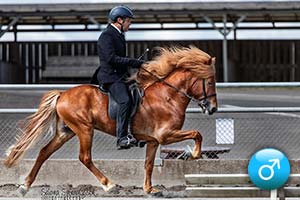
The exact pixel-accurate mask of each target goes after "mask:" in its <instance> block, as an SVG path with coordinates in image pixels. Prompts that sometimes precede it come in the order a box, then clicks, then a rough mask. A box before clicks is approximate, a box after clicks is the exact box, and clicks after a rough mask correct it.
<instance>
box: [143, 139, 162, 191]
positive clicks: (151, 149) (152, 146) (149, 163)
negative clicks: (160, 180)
mask: <svg viewBox="0 0 300 200" xmlns="http://www.w3.org/2000/svg"><path fill="white" fill-rule="evenodd" d="M157 147H158V142H157V141H151V142H147V148H146V159H145V182H144V191H145V192H146V193H148V194H155V193H158V192H159V191H158V190H157V189H155V188H153V187H152V183H151V176H152V172H153V167H154V160H155V154H156V151H157Z"/></svg>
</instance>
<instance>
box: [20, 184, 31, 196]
mask: <svg viewBox="0 0 300 200" xmlns="http://www.w3.org/2000/svg"><path fill="white" fill-rule="evenodd" d="M28 190H29V188H28V187H26V186H25V185H20V187H19V188H18V192H19V193H20V194H21V195H22V196H23V197H24V196H25V195H26V193H27V192H28Z"/></svg>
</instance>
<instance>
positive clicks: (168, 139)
mask: <svg viewBox="0 0 300 200" xmlns="http://www.w3.org/2000/svg"><path fill="white" fill-rule="evenodd" d="M188 139H193V140H194V141H195V146H194V149H193V152H192V159H199V158H201V144H202V135H201V133H200V132H199V131H195V130H188V131H184V130H177V131H172V132H170V133H167V134H164V135H163V138H161V141H162V142H161V143H160V144H163V145H166V144H172V143H175V142H181V141H183V140H188Z"/></svg>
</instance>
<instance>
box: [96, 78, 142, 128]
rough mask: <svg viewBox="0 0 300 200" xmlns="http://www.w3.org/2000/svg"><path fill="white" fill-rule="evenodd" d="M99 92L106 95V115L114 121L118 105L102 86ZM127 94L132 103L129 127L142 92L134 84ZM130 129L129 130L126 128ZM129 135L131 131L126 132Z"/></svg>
mask: <svg viewBox="0 0 300 200" xmlns="http://www.w3.org/2000/svg"><path fill="white" fill-rule="evenodd" d="M99 88H100V91H101V92H102V93H104V94H106V95H108V115H109V117H110V118H111V119H113V120H116V119H117V111H118V109H119V105H118V103H117V102H116V101H115V99H114V98H113V97H112V95H111V94H110V93H109V92H108V89H107V88H105V87H104V86H103V85H100V86H99ZM129 93H130V97H131V101H132V107H131V109H130V110H131V114H130V117H129V127H130V124H131V120H132V118H133V116H134V115H135V113H136V111H137V109H138V107H139V105H140V103H141V101H142V98H143V96H144V90H143V89H141V88H139V87H138V85H137V84H136V83H133V84H130V85H129ZM128 129H130V128H128ZM128 131H129V133H131V130H128Z"/></svg>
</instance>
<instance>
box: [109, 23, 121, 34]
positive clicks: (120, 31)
mask: <svg viewBox="0 0 300 200" xmlns="http://www.w3.org/2000/svg"><path fill="white" fill-rule="evenodd" d="M110 25H111V26H112V27H114V28H115V29H117V30H118V31H119V33H120V34H122V32H121V31H120V29H118V27H116V25H114V24H113V23H111V24H110Z"/></svg>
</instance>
